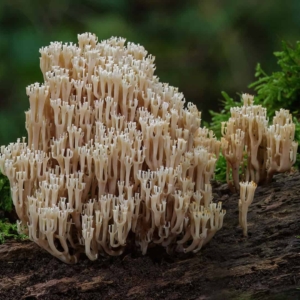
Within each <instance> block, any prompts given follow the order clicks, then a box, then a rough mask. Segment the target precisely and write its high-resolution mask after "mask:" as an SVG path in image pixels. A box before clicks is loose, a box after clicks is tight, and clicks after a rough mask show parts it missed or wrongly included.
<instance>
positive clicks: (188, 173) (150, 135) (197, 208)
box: [0, 33, 225, 263]
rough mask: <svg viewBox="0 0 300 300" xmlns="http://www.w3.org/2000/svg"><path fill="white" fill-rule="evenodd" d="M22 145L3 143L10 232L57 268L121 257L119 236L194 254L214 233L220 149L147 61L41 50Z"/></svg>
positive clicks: (110, 51) (101, 45) (104, 49)
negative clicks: (83, 258)
mask: <svg viewBox="0 0 300 300" xmlns="http://www.w3.org/2000/svg"><path fill="white" fill-rule="evenodd" d="M40 53H41V58H40V67H41V70H42V73H43V76H44V83H43V84H38V83H35V84H33V85H30V86H29V87H28V88H27V90H26V91H27V95H28V96H29V102H30V109H29V110H28V111H27V112H26V129H27V132H28V144H27V143H26V142H25V139H24V138H23V139H22V140H18V141H17V142H16V143H12V144H10V145H8V146H6V147H5V146H2V147H1V158H0V169H1V172H2V173H3V174H5V175H6V176H7V177H8V178H9V181H10V185H11V190H12V198H13V203H14V205H15V208H16V212H17V214H18V217H19V218H20V223H19V228H20V230H24V231H26V230H28V235H29V238H30V239H31V240H33V241H34V242H36V243H37V244H38V245H40V246H41V247H43V248H44V249H46V250H47V251H49V252H50V253H51V254H52V255H54V256H56V257H58V258H59V259H61V260H62V261H65V262H67V263H74V262H76V261H77V259H78V255H79V253H81V252H85V253H86V255H87V256H88V257H89V258H90V259H92V260H94V259H96V258H97V256H98V254H105V253H107V254H109V255H119V254H121V253H122V252H123V251H124V248H125V246H126V244H127V243H128V242H129V239H134V241H135V243H136V244H137V245H139V246H140V248H141V250H142V252H143V253H145V252H146V250H147V246H148V244H149V243H150V242H154V243H157V244H161V245H163V246H164V247H173V246H174V245H177V246H176V247H177V249H178V250H182V251H185V252H188V251H194V252H196V251H198V250H199V249H200V248H201V247H202V245H203V244H205V243H206V242H208V241H209V240H210V239H211V238H212V237H213V235H214V234H215V232H216V231H217V230H219V229H220V228H221V227H222V224H223V217H224V215H225V211H224V210H222V206H221V203H219V204H216V203H212V189H211V185H210V179H211V178H212V176H213V174H214V168H215V162H216V159H217V157H218V154H219V149H220V142H219V141H217V140H216V138H215V137H214V135H213V133H212V132H210V131H208V130H207V129H206V128H200V121H201V114H200V112H199V111H198V109H197V107H196V106H195V105H193V104H192V103H188V104H187V106H186V107H185V100H184V97H183V95H182V94H181V93H179V92H178V89H177V88H174V87H172V86H169V85H168V84H165V83H161V82H160V81H159V79H158V78H157V77H156V76H155V75H154V71H155V65H154V57H153V56H151V55H147V51H146V50H145V49H144V48H143V47H142V46H140V45H136V44H133V43H127V45H126V46H125V40H124V39H121V38H111V39H109V40H104V41H101V42H98V41H97V38H96V36H95V35H93V34H89V33H86V34H82V35H79V36H78V46H77V45H74V44H62V43H58V42H55V43H51V44H50V46H48V47H45V48H42V49H41V50H40Z"/></svg>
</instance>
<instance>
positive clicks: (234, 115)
mask: <svg viewBox="0 0 300 300" xmlns="http://www.w3.org/2000/svg"><path fill="white" fill-rule="evenodd" d="M242 100H243V106H241V107H232V108H231V109H230V111H231V117H230V119H229V120H228V122H223V123H222V136H223V137H222V139H221V145H222V153H223V155H224V157H225V158H226V161H227V182H228V184H229V185H231V186H233V187H234V188H235V190H236V191H238V190H239V180H240V177H241V179H242V180H243V181H254V182H255V183H257V184H260V183H263V182H265V181H270V180H271V179H272V177H273V175H274V174H275V173H279V172H286V171H288V170H290V169H291V167H292V165H293V164H294V163H295V162H296V155H297V148H298V143H297V142H295V141H294V136H295V124H294V123H293V121H292V115H291V114H290V113H289V111H288V110H284V109H281V110H280V111H277V112H276V115H275V117H274V118H273V125H271V126H268V118H267V111H266V108H263V107H262V106H261V105H254V104H253V96H251V95H248V94H243V95H242ZM230 175H231V177H232V178H230Z"/></svg>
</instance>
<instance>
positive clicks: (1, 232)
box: [0, 220, 28, 244]
mask: <svg viewBox="0 0 300 300" xmlns="http://www.w3.org/2000/svg"><path fill="white" fill-rule="evenodd" d="M27 238H28V237H27V236H26V235H25V234H19V233H18V231H17V225H16V224H11V223H9V222H8V220H0V244H3V243H4V242H5V240H7V239H17V240H25V239H27Z"/></svg>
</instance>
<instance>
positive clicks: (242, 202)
mask: <svg viewBox="0 0 300 300" xmlns="http://www.w3.org/2000/svg"><path fill="white" fill-rule="evenodd" d="M240 187H241V188H240V199H239V224H240V226H241V227H242V229H243V235H244V236H247V235H248V226H247V214H248V208H249V206H250V205H251V203H252V202H253V198H254V193H255V190H256V187H257V184H256V183H255V182H253V181H251V182H240Z"/></svg>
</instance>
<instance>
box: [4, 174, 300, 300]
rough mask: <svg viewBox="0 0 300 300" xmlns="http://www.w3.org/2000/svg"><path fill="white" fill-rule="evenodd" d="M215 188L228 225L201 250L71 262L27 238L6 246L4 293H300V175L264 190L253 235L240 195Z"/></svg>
mask: <svg viewBox="0 0 300 300" xmlns="http://www.w3.org/2000/svg"><path fill="white" fill-rule="evenodd" d="M214 193H215V194H214V196H215V198H214V200H216V201H222V202H223V206H224V208H225V209H227V214H226V216H225V221H224V227H223V229H222V230H221V231H219V232H218V233H217V234H216V236H215V237H214V239H213V240H212V241H211V242H210V243H209V244H208V245H207V246H206V247H205V248H204V249H202V250H201V252H200V253H198V254H193V255H192V254H190V255H183V254H174V255H168V254H166V253H165V250H164V249H162V248H160V247H153V248H150V249H149V251H148V254H147V255H146V256H142V255H140V254H139V253H138V252H130V251H128V252H127V253H126V254H125V255H123V256H121V257H114V258H112V257H103V258H100V259H98V260H97V261H95V262H91V261H89V260H88V259H87V258H84V257H83V258H82V259H81V260H80V262H79V263H78V264H76V265H71V266H70V265H65V264H63V263H61V262H60V261H58V260H57V259H55V258H53V257H51V256H50V255H49V254H48V253H46V252H45V251H43V250H42V249H40V248H39V247H38V246H36V245H35V244H33V243H31V242H28V241H27V242H16V241H10V242H8V243H6V244H4V245H0V299H7V300H8V299H203V300H204V299H236V300H237V299H300V237H299V238H298V237H297V236H298V235H300V174H299V173H294V174H286V175H278V176H276V177H275V178H274V181H273V182H272V184H271V185H268V186H264V187H258V188H257V190H256V196H255V199H254V202H253V204H252V205H251V206H250V208H249V214H248V234H249V236H248V237H247V238H244V237H243V236H242V230H241V228H239V227H238V196H237V195H230V194H229V193H230V192H229V190H228V189H227V187H226V185H221V186H220V185H218V184H215V190H214ZM228 194H229V196H228Z"/></svg>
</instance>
